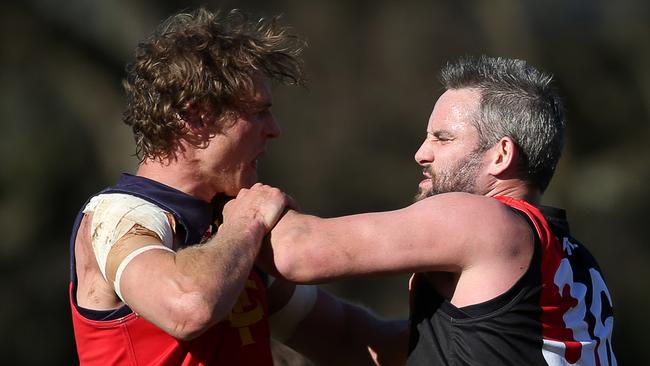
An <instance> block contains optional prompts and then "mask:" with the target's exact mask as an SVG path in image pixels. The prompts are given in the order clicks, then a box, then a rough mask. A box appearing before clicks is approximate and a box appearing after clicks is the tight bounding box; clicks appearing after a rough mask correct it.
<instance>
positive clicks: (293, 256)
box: [275, 243, 335, 284]
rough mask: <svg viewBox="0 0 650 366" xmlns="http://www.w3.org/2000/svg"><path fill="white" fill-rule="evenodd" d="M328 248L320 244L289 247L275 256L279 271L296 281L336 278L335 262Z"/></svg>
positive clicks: (283, 275)
mask: <svg viewBox="0 0 650 366" xmlns="http://www.w3.org/2000/svg"><path fill="white" fill-rule="evenodd" d="M328 256H329V254H328V253H327V250H326V249H324V248H322V247H319V245H318V244H314V243H313V245H309V246H305V245H303V246H297V247H293V248H288V250H287V252H286V253H280V254H279V255H277V256H276V257H275V266H276V269H277V271H278V273H279V274H280V275H281V276H282V277H283V278H284V279H286V280H288V281H291V282H295V283H304V284H310V283H319V282H323V281H326V280H329V279H332V278H334V277H335V276H334V272H333V271H332V270H331V269H332V268H331V267H332V266H331V265H332V264H333V262H332V261H331V259H330V258H329V257H328Z"/></svg>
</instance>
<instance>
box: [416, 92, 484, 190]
mask: <svg viewBox="0 0 650 366" xmlns="http://www.w3.org/2000/svg"><path fill="white" fill-rule="evenodd" d="M478 106H479V93H478V91H477V90H475V89H457V90H449V91H447V92H445V93H444V94H443V95H442V96H441V97H440V99H438V102H437V103H436V105H435V107H434V108H433V112H432V113H431V117H430V118H429V123H428V125H427V137H426V139H425V140H424V142H423V143H422V145H421V146H420V148H419V149H418V151H417V152H416V153H415V160H416V161H417V163H418V164H419V165H420V166H422V172H423V175H424V179H423V180H422V181H421V182H420V184H419V190H418V194H417V195H416V200H421V199H424V198H426V197H430V196H433V195H435V194H439V193H446V192H469V193H479V187H478V186H477V178H478V177H479V172H480V169H481V166H482V159H483V154H481V153H478V152H477V151H476V148H477V145H478V140H479V139H478V131H477V130H476V128H475V127H474V125H473V124H472V119H473V118H475V116H476V115H477V113H478Z"/></svg>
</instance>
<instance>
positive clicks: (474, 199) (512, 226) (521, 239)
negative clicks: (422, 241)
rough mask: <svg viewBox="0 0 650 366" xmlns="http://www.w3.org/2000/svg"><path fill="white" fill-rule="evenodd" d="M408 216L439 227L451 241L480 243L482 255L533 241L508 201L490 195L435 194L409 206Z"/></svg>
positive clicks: (467, 244)
mask: <svg viewBox="0 0 650 366" xmlns="http://www.w3.org/2000/svg"><path fill="white" fill-rule="evenodd" d="M407 209H408V210H412V211H413V212H412V213H411V214H410V215H409V216H411V217H418V218H419V219H418V220H422V221H420V225H422V226H423V227H430V225H434V226H433V227H438V228H441V229H443V230H445V232H446V235H450V236H452V238H453V239H455V240H453V241H454V242H456V243H457V244H458V245H459V246H464V247H465V248H466V249H468V250H470V251H472V250H473V249H477V248H475V247H476V246H480V249H481V250H480V251H475V252H477V253H478V252H480V253H481V255H484V254H487V253H488V252H490V249H494V252H495V253H498V254H500V253H502V252H503V251H504V249H507V248H515V247H519V246H527V245H530V243H532V240H531V239H532V233H531V228H530V226H529V225H528V223H527V222H526V220H525V219H524V218H523V217H522V216H521V215H518V214H517V213H516V211H515V210H513V209H512V208H510V207H509V206H508V205H506V204H504V203H502V202H500V201H499V200H497V199H494V198H492V197H486V196H480V195H475V194H469V193H461V192H453V193H445V194H440V195H436V196H433V197H429V198H426V199H424V200H422V201H419V202H416V203H415V204H413V205H411V206H409V208H407Z"/></svg>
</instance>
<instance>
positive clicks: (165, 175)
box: [136, 159, 219, 202]
mask: <svg viewBox="0 0 650 366" xmlns="http://www.w3.org/2000/svg"><path fill="white" fill-rule="evenodd" d="M198 171H199V170H198V169H196V167H194V166H193V164H191V162H189V161H184V160H179V159H174V160H172V159H170V160H166V161H162V162H161V161H158V160H151V159H145V160H144V161H143V162H142V163H140V165H139V166H138V170H137V172H136V175H138V176H141V177H145V178H148V179H151V180H155V181H157V182H160V183H162V184H165V185H167V186H169V187H172V188H174V189H177V190H179V191H181V192H183V193H186V194H189V195H190V196H193V197H196V198H198V199H201V200H203V201H206V202H211V201H212V198H214V196H215V195H216V194H217V193H218V192H219V190H218V189H216V188H215V187H212V186H211V185H210V184H208V183H206V179H202V177H201V176H200V174H199V173H198Z"/></svg>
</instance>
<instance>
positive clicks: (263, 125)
mask: <svg viewBox="0 0 650 366" xmlns="http://www.w3.org/2000/svg"><path fill="white" fill-rule="evenodd" d="M224 122H225V127H224V129H223V130H222V131H221V132H220V133H218V134H216V136H214V137H213V138H212V139H211V140H210V142H209V145H208V146H207V147H206V148H205V149H203V150H202V151H198V152H197V157H198V158H199V160H200V163H199V164H200V168H199V170H200V171H201V173H202V174H201V175H202V177H201V178H200V179H204V180H207V181H209V183H210V185H211V186H212V188H213V189H214V190H216V193H224V194H226V195H228V196H236V195H237V193H238V192H239V190H240V189H241V188H248V187H250V186H252V185H253V184H255V183H256V182H257V180H258V177H257V163H258V159H260V158H261V157H262V156H263V155H264V154H265V152H266V144H267V140H268V139H271V138H275V137H278V136H279V135H280V126H279V125H278V124H277V122H276V121H275V118H274V117H273V114H272V113H271V91H270V88H269V85H268V82H267V81H266V80H263V79H258V80H256V82H255V90H254V92H253V95H251V97H250V99H249V103H248V107H247V108H246V110H245V111H242V112H240V113H237V114H236V116H235V117H234V118H233V119H232V120H230V121H224Z"/></svg>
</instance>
